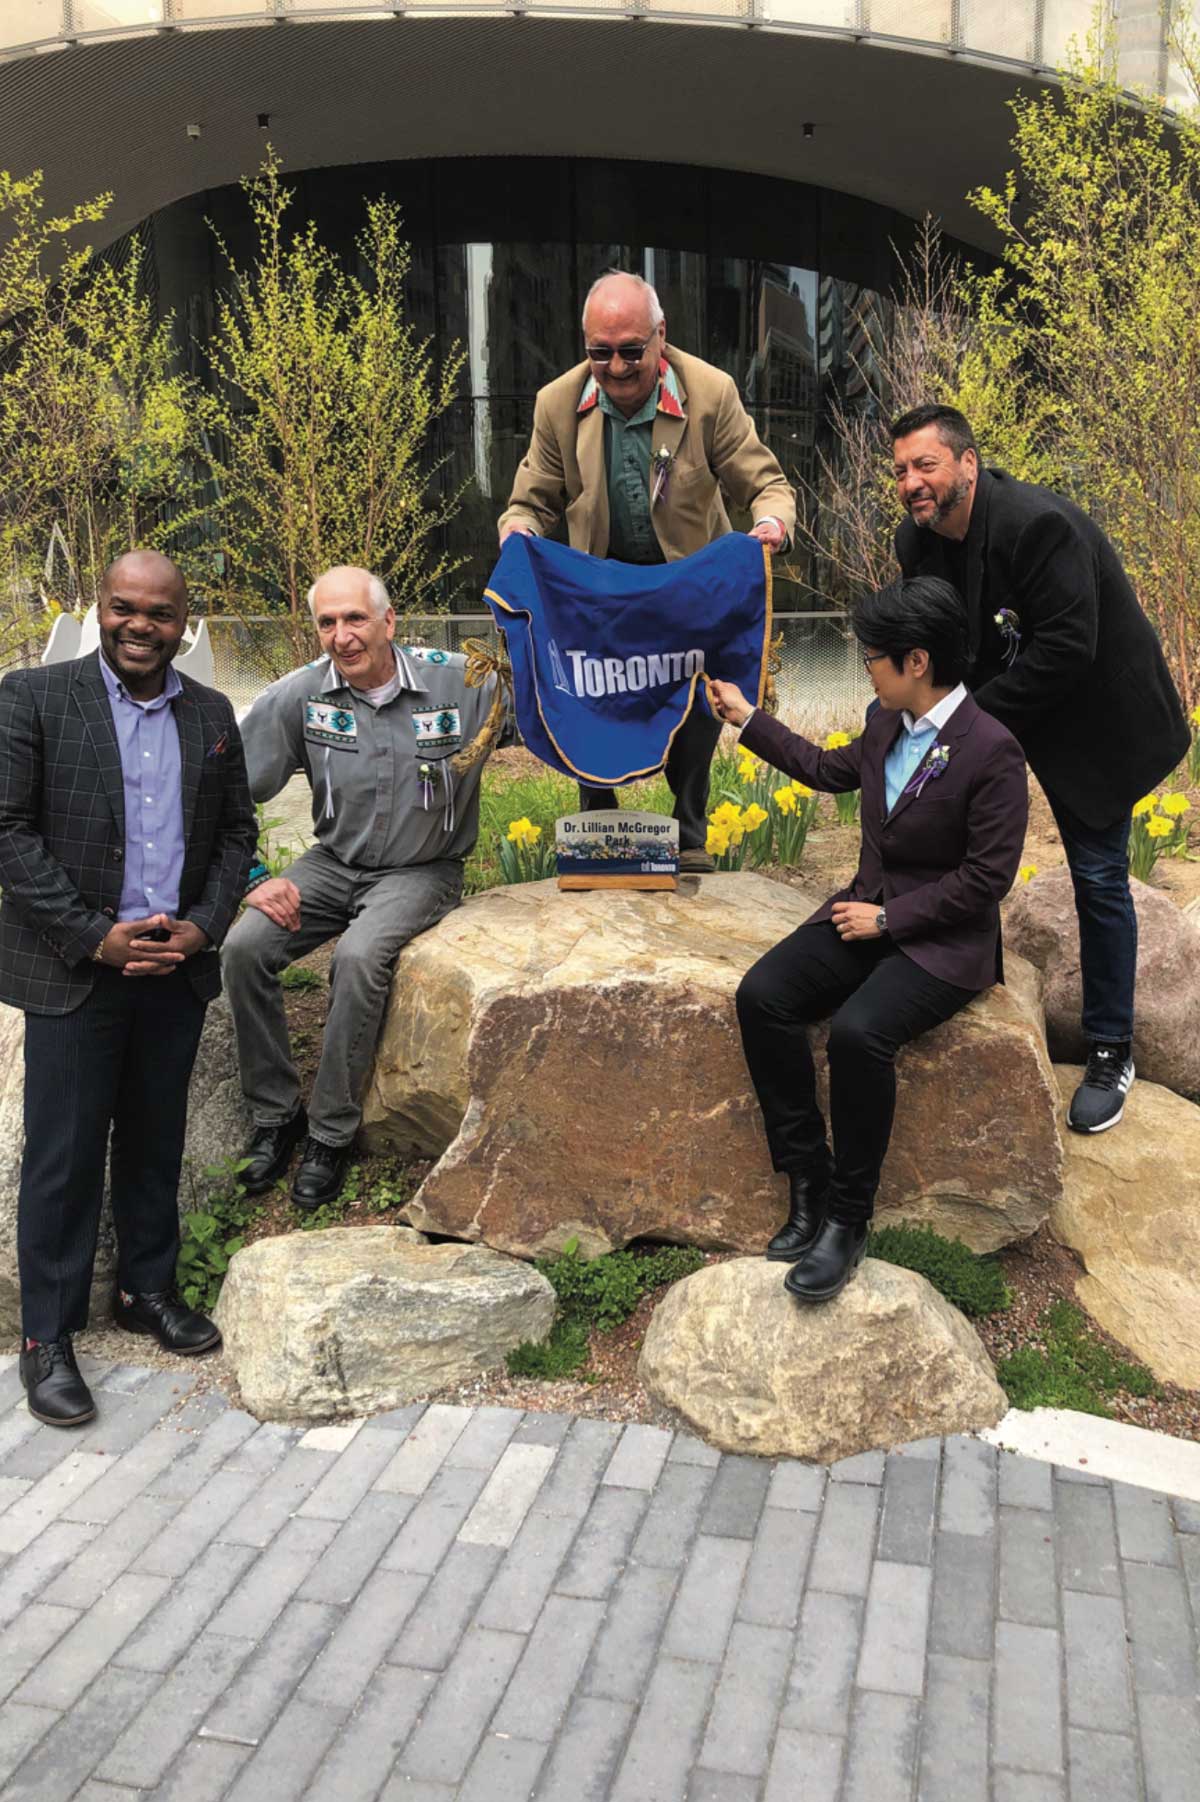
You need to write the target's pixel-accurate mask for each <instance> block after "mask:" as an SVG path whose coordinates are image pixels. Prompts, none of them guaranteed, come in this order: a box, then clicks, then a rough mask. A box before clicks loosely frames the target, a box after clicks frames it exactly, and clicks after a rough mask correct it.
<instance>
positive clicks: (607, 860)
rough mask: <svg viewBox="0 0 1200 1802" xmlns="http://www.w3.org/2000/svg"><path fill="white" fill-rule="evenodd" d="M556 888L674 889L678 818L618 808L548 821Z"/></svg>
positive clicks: (676, 871) (597, 810)
mask: <svg viewBox="0 0 1200 1802" xmlns="http://www.w3.org/2000/svg"><path fill="white" fill-rule="evenodd" d="M554 849H555V851H556V852H557V854H558V886H559V888H570V889H579V888H671V889H673V888H675V887H677V881H676V878H677V877H678V874H679V822H678V820H671V819H668V818H667V816H666V815H665V814H661V813H633V812H627V811H625V810H624V809H622V808H619V807H605V808H597V809H596V811H595V812H594V813H568V814H566V815H564V817H563V818H562V819H561V820H557V821H556V822H555V826H554Z"/></svg>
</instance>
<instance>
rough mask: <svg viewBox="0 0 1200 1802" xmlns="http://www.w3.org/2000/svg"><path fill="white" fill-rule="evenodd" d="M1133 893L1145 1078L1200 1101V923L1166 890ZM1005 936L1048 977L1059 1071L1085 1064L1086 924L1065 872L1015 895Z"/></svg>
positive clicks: (1142, 888) (1139, 1057) (1136, 1044)
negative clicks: (1082, 969) (1082, 935)
mask: <svg viewBox="0 0 1200 1802" xmlns="http://www.w3.org/2000/svg"><path fill="white" fill-rule="evenodd" d="M1130 887H1131V889H1132V891H1133V903H1134V908H1135V910H1136V912H1137V922H1138V954H1137V1020H1136V1027H1135V1036H1134V1041H1133V1055H1134V1061H1135V1063H1136V1064H1137V1070H1138V1075H1139V1076H1144V1077H1146V1078H1147V1079H1148V1080H1149V1081H1150V1082H1157V1083H1162V1084H1163V1085H1164V1086H1165V1087H1166V1088H1168V1089H1174V1090H1175V1092H1176V1094H1177V1095H1186V1096H1188V1097H1189V1098H1190V1099H1192V1100H1200V1029H1198V1027H1197V1021H1200V930H1198V929H1197V926H1198V924H1200V922H1198V923H1193V921H1192V920H1191V919H1189V918H1187V916H1186V915H1185V913H1184V911H1183V909H1182V908H1180V907H1179V906H1178V905H1177V903H1176V902H1174V901H1172V899H1171V897H1170V896H1169V895H1166V894H1164V893H1163V892H1162V890H1161V889H1155V888H1150V887H1149V886H1148V885H1147V884H1146V883H1144V882H1137V881H1133V882H1131V883H1130ZM1004 936H1005V943H1006V945H1009V946H1011V947H1012V949H1013V950H1015V951H1018V952H1020V954H1021V956H1022V957H1025V958H1028V959H1029V962H1030V963H1031V964H1033V965H1035V966H1036V968H1037V969H1039V970H1040V971H1041V972H1042V977H1043V987H1042V1002H1043V1005H1044V1007H1045V1010H1046V1037H1047V1041H1048V1043H1049V1046H1050V1055H1051V1057H1052V1058H1053V1059H1054V1061H1055V1063H1056V1064H1057V1063H1081V1062H1082V1061H1083V1060H1084V1058H1086V1056H1087V1050H1088V1046H1087V1040H1086V1038H1085V1037H1084V1033H1083V1027H1082V1025H1081V1024H1080V1019H1079V1015H1080V1010H1081V1008H1082V1005H1083V1001H1082V989H1081V986H1080V978H1079V923H1078V921H1077V919H1076V917H1075V895H1074V890H1073V889H1072V887H1071V877H1070V874H1069V872H1068V871H1067V870H1066V869H1058V870H1049V871H1048V872H1047V873H1046V875H1044V876H1035V877H1034V878H1033V879H1032V881H1030V882H1028V883H1025V884H1024V885H1023V886H1022V887H1020V888H1018V889H1015V890H1014V891H1013V893H1012V894H1011V895H1010V896H1009V898H1008V901H1007V903H1006V904H1005V909H1004Z"/></svg>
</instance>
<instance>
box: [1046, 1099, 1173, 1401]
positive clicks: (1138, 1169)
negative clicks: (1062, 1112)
mask: <svg viewBox="0 0 1200 1802" xmlns="http://www.w3.org/2000/svg"><path fill="white" fill-rule="evenodd" d="M1057 1075H1058V1078H1059V1081H1060V1083H1061V1085H1062V1094H1063V1099H1064V1101H1065V1100H1067V1099H1069V1097H1070V1096H1071V1095H1072V1094H1073V1093H1074V1089H1075V1085H1076V1084H1077V1083H1078V1081H1079V1079H1080V1076H1081V1075H1082V1071H1081V1070H1080V1069H1079V1068H1078V1067H1072V1066H1071V1065H1067V1064H1064V1065H1063V1066H1061V1067H1060V1068H1059V1070H1058V1071H1057ZM1050 1230H1051V1232H1052V1233H1053V1234H1054V1237H1055V1238H1056V1239H1058V1240H1060V1241H1061V1242H1062V1244H1064V1245H1069V1246H1070V1247H1071V1249H1072V1251H1076V1252H1078V1253H1079V1255H1080V1257H1081V1258H1082V1259H1083V1262H1084V1265H1085V1267H1086V1271H1087V1274H1086V1276H1082V1277H1080V1279H1079V1281H1078V1283H1077V1284H1076V1291H1077V1293H1078V1296H1079V1299H1080V1301H1081V1302H1082V1303H1083V1305H1084V1307H1085V1308H1086V1309H1087V1311H1088V1313H1089V1314H1090V1315H1091V1316H1092V1318H1093V1319H1094V1320H1097V1321H1098V1322H1099V1323H1100V1325H1101V1326H1102V1327H1104V1328H1105V1330H1106V1331H1107V1332H1110V1333H1111V1334H1112V1335H1113V1337H1114V1338H1116V1339H1119V1340H1120V1341H1121V1343H1122V1344H1123V1345H1127V1346H1128V1347H1129V1349H1130V1351H1132V1352H1134V1353H1136V1355H1137V1356H1138V1357H1139V1358H1142V1359H1144V1360H1145V1362H1146V1363H1147V1364H1148V1365H1149V1366H1150V1368H1151V1370H1152V1371H1153V1372H1154V1374H1155V1376H1156V1377H1158V1378H1159V1379H1160V1381H1162V1382H1168V1383H1179V1384H1181V1385H1182V1386H1183V1387H1184V1388H1185V1389H1200V1107H1197V1106H1195V1105H1194V1103H1192V1102H1190V1101H1185V1100H1184V1099H1183V1098H1182V1096H1179V1095H1174V1094H1172V1093H1171V1091H1170V1090H1169V1089H1164V1088H1162V1087H1160V1086H1159V1085H1158V1084H1157V1083H1152V1082H1143V1081H1142V1080H1141V1077H1140V1076H1139V1078H1138V1080H1137V1081H1136V1082H1135V1083H1134V1085H1133V1087H1132V1089H1131V1090H1130V1091H1129V1096H1128V1099H1127V1100H1126V1103H1125V1114H1124V1117H1123V1119H1122V1120H1121V1123H1120V1125H1119V1126H1116V1127H1114V1128H1113V1129H1112V1130H1111V1131H1110V1132H1104V1133H1089V1134H1084V1133H1068V1134H1067V1168H1066V1184H1065V1187H1064V1189H1063V1194H1062V1198H1061V1200H1059V1201H1058V1202H1056V1203H1055V1206H1054V1209H1053V1212H1052V1213H1051V1216H1050Z"/></svg>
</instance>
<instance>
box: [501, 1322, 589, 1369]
mask: <svg viewBox="0 0 1200 1802" xmlns="http://www.w3.org/2000/svg"><path fill="white" fill-rule="evenodd" d="M587 1355H588V1330H587V1327H586V1325H585V1324H584V1322H583V1321H582V1320H563V1319H561V1318H560V1319H558V1320H556V1321H555V1323H554V1326H553V1328H552V1329H551V1332H550V1337H549V1338H548V1339H543V1340H542V1342H541V1344H540V1345H535V1344H534V1343H533V1341H532V1340H530V1339H526V1340H525V1341H524V1343H523V1344H521V1345H518V1346H517V1347H516V1349H515V1350H514V1351H510V1352H509V1354H508V1360H507V1362H508V1371H509V1375H510V1376H514V1377H532V1378H534V1379H536V1380H537V1381H538V1382H542V1383H557V1382H561V1381H563V1379H564V1378H566V1377H572V1376H575V1375H576V1373H577V1372H578V1371H580V1370H581V1369H582V1368H583V1366H584V1365H585V1364H586V1363H587Z"/></svg>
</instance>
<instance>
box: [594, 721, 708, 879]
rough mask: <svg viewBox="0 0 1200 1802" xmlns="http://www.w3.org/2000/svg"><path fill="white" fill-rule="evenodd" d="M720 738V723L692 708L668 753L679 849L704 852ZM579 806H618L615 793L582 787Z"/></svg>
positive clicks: (613, 791) (611, 790) (667, 767)
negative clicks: (710, 782) (710, 776)
mask: <svg viewBox="0 0 1200 1802" xmlns="http://www.w3.org/2000/svg"><path fill="white" fill-rule="evenodd" d="M720 736H721V722H720V720H714V719H710V718H709V716H708V715H707V714H706V713H701V711H700V709H699V706H695V707H693V708H692V711H691V712H690V713H689V715H688V717H687V719H686V720H685V721H684V722H683V725H682V726H681V727H680V728H679V731H678V732H677V733H676V734H675V737H674V740H673V741H672V744H671V749H670V751H669V752H668V754H667V763H666V778H667V786H668V788H669V789H670V791H671V793H672V794H673V795H674V797H675V806H674V809H673V812H674V815H675V818H676V819H677V820H678V821H679V849H680V850H681V851H702V850H703V849H704V844H705V841H706V839H707V838H708V816H707V808H708V771H709V766H710V765H711V763H712V760H713V752H714V751H715V750H716V748H717V740H718V739H719V738H720ZM579 805H580V806H581V807H582V808H583V809H584V811H585V812H587V813H591V812H593V811H594V810H595V809H596V808H598V807H615V806H616V805H617V796H616V790H615V789H611V788H585V787H584V785H583V783H582V782H581V783H580V785H579Z"/></svg>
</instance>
